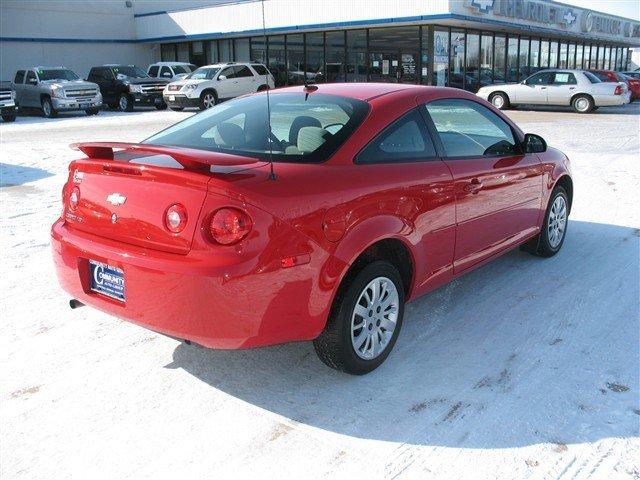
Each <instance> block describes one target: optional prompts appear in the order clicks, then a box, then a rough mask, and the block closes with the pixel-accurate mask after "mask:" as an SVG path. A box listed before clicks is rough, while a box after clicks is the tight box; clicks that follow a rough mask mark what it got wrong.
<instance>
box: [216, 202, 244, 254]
mask: <svg viewBox="0 0 640 480" xmlns="http://www.w3.org/2000/svg"><path fill="white" fill-rule="evenodd" d="M250 231H251V219H250V218H249V215H247V214H246V213H244V212H242V211H240V210H237V209H235V208H221V209H220V210H217V211H216V212H214V214H213V215H212V216H211V221H210V222H209V233H210V235H211V238H212V239H213V240H214V241H215V242H217V243H219V244H221V245H232V244H234V243H237V242H239V241H240V240H242V239H243V238H244V237H246V236H247V235H248V233H249V232H250Z"/></svg>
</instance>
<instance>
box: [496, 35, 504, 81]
mask: <svg viewBox="0 0 640 480" xmlns="http://www.w3.org/2000/svg"><path fill="white" fill-rule="evenodd" d="M493 43H494V45H493V82H494V83H502V82H504V81H505V76H504V73H505V69H506V68H507V48H506V46H507V39H506V37H505V36H504V35H496V36H495V38H494V41H493Z"/></svg>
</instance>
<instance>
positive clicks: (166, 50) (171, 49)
mask: <svg viewBox="0 0 640 480" xmlns="http://www.w3.org/2000/svg"><path fill="white" fill-rule="evenodd" d="M177 59H178V53H177V48H176V44H175V43H162V44H160V60H162V61H163V62H175V61H176V60H177Z"/></svg>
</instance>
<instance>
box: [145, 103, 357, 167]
mask: <svg viewBox="0 0 640 480" xmlns="http://www.w3.org/2000/svg"><path fill="white" fill-rule="evenodd" d="M267 101H268V102H269V104H268V105H267ZM368 111H369V105H368V104H367V103H366V102H362V101H360V100H354V99H351V98H346V97H340V96H337V95H322V94H315V93H313V94H309V95H306V94H304V93H279V94H273V93H272V94H270V95H268V96H267V95H265V94H261V95H252V96H248V97H243V98H238V99H236V100H232V101H229V102H226V103H223V104H220V105H218V106H216V107H213V108H211V109H209V110H206V111H204V112H202V113H200V114H198V115H194V116H193V117H190V118H188V119H187V120H184V121H182V122H180V123H178V124H176V125H174V126H172V127H169V128H167V129H166V130H164V131H162V132H160V133H158V134H156V135H154V136H152V137H150V138H148V139H147V140H145V141H144V142H143V143H150V144H156V145H171V146H177V147H187V148H197V149H200V150H210V151H214V152H222V153H230V154H236V155H243V156H249V157H256V158H263V159H265V160H267V159H269V158H270V157H271V158H273V161H277V162H298V163H308V162H322V161H324V160H326V159H328V158H329V157H330V156H331V155H332V154H333V153H334V152H335V151H336V150H337V149H338V147H339V146H340V145H342V143H343V142H344V141H345V140H346V139H347V138H349V136H350V135H351V134H352V133H353V131H354V130H355V129H356V128H357V127H358V126H359V125H360V123H362V120H363V119H364V117H365V116H366V114H367V112H368ZM269 114H270V119H271V121H270V122H269V120H268V118H269V117H268V115H269ZM269 124H270V125H271V130H270V129H269Z"/></svg>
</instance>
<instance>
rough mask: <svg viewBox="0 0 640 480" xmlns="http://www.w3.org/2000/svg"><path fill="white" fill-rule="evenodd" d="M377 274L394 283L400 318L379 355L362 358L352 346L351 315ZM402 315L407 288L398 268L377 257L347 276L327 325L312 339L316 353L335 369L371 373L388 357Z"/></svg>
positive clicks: (354, 373) (352, 372)
mask: <svg viewBox="0 0 640 480" xmlns="http://www.w3.org/2000/svg"><path fill="white" fill-rule="evenodd" d="M378 277H386V278H387V279H389V280H391V282H393V284H394V286H395V288H396V290H397V293H398V317H397V320H396V326H395V329H394V331H393V334H392V336H391V339H390V340H389V342H388V343H387V345H386V346H385V347H384V349H383V350H382V352H381V353H380V354H379V355H378V356H376V357H375V358H373V359H370V360H368V359H363V358H361V357H360V356H359V355H358V354H357V353H356V351H355V349H354V347H353V345H352V341H351V317H352V314H353V311H354V309H355V307H356V302H358V300H359V298H360V295H361V294H362V293H363V291H364V290H365V288H366V287H367V285H368V284H369V282H371V281H372V280H374V279H376V278H378ZM403 315H404V288H403V285H402V279H401V277H400V274H399V273H398V270H397V269H396V267H394V266H393V265H391V264H390V263H389V262H386V261H384V260H376V261H374V262H372V263H369V264H367V265H364V266H362V267H360V268H358V267H354V268H353V269H352V270H351V271H350V272H349V273H348V274H347V276H346V277H345V279H344V281H343V282H342V284H341V286H340V289H339V291H338V294H337V295H336V298H335V299H334V301H333V305H332V307H331V313H330V314H329V318H328V320H327V325H326V326H325V328H324V330H323V331H322V333H321V334H320V335H319V336H318V338H316V339H315V340H314V341H313V346H314V348H315V351H316V354H317V355H318V357H320V360H322V362H324V363H325V364H326V365H328V366H329V367H331V368H335V369H336V370H340V371H343V372H346V373H350V374H352V375H363V374H365V373H369V372H371V371H372V370H375V369H376V368H378V367H379V366H380V364H382V362H384V361H385V360H386V358H387V357H388V356H389V353H390V352H391V350H392V349H393V346H394V344H395V343H396V340H397V338H398V334H399V333H400V329H401V327H402V317H403ZM369 316H371V313H370V314H369ZM363 319H364V317H363ZM365 323H366V322H365ZM363 328H364V327H363ZM369 330H371V328H369Z"/></svg>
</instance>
